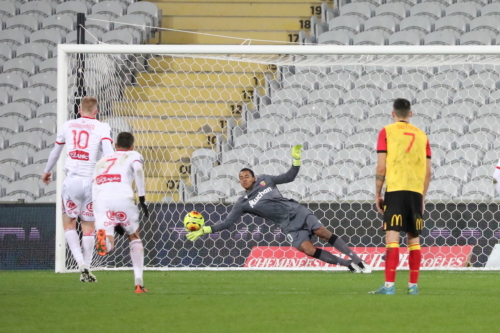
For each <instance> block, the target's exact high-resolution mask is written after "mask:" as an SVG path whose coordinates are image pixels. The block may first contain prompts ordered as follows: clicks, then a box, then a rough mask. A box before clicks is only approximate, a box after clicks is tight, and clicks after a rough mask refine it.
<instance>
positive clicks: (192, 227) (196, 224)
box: [184, 210, 205, 231]
mask: <svg viewBox="0 0 500 333" xmlns="http://www.w3.org/2000/svg"><path fill="white" fill-rule="evenodd" d="M204 224H205V219H204V218H203V215H201V213H198V212H197V211H194V210H193V211H192V212H189V213H187V214H186V216H185V217H184V227H185V228H186V230H187V231H196V230H200V228H201V227H203V225H204Z"/></svg>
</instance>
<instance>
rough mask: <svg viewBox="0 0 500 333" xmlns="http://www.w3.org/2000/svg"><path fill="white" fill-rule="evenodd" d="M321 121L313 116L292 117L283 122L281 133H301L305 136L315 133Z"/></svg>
mask: <svg viewBox="0 0 500 333" xmlns="http://www.w3.org/2000/svg"><path fill="white" fill-rule="evenodd" d="M320 124H321V121H320V120H319V119H318V118H316V117H313V116H305V117H300V118H296V119H292V120H289V121H287V122H286V123H284V124H283V133H302V134H303V135H304V136H305V137H310V136H314V135H316V133H318V130H319V126H320Z"/></svg>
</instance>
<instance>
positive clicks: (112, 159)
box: [103, 158, 116, 174]
mask: <svg viewBox="0 0 500 333" xmlns="http://www.w3.org/2000/svg"><path fill="white" fill-rule="evenodd" d="M106 162H111V164H110V165H109V166H108V168H107V169H106V171H104V172H103V174H106V173H108V172H109V169H111V167H112V166H113V165H114V164H115V162H116V158H110V159H108V160H107V161H106Z"/></svg>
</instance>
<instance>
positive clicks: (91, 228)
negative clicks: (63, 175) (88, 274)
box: [80, 179, 95, 268]
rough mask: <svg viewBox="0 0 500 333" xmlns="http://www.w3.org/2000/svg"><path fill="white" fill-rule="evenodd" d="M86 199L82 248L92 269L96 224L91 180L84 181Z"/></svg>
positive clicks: (86, 261) (83, 209)
mask: <svg viewBox="0 0 500 333" xmlns="http://www.w3.org/2000/svg"><path fill="white" fill-rule="evenodd" d="M82 186H83V187H84V188H83V191H84V198H83V203H82V208H81V210H80V221H81V222H80V224H81V227H82V233H83V236H82V248H83V260H84V261H85V264H86V265H87V266H88V267H89V268H90V267H91V263H92V255H93V253H94V244H95V223H94V209H93V204H92V181H91V179H88V180H85V181H83V180H82Z"/></svg>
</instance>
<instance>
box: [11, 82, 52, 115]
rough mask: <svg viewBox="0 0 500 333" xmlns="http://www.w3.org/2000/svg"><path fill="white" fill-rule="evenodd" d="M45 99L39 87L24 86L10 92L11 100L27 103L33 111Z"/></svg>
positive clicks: (43, 102)
mask: <svg viewBox="0 0 500 333" xmlns="http://www.w3.org/2000/svg"><path fill="white" fill-rule="evenodd" d="M46 99H47V97H46V96H45V93H44V92H43V90H41V89H40V88H25V89H21V90H18V91H15V92H14V93H13V94H12V102H18V103H24V104H27V105H29V106H30V107H31V109H32V110H33V111H35V110H36V109H37V108H38V107H39V106H40V105H43V104H45V102H46Z"/></svg>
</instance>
